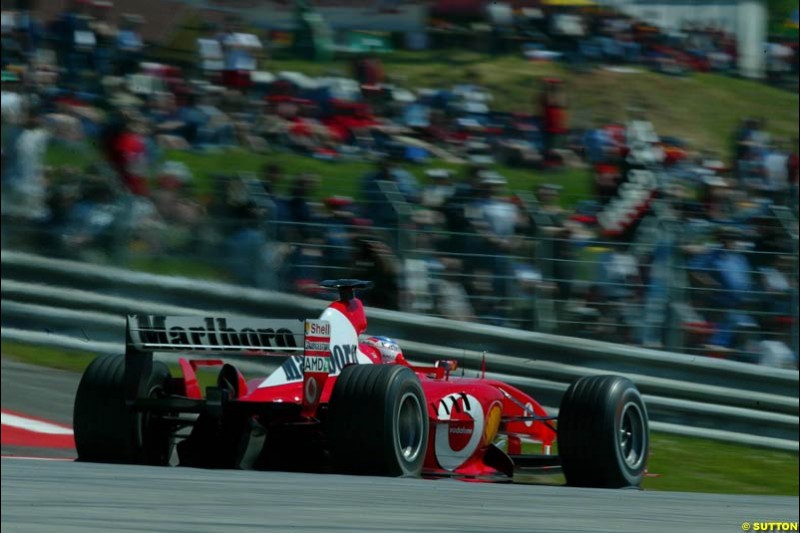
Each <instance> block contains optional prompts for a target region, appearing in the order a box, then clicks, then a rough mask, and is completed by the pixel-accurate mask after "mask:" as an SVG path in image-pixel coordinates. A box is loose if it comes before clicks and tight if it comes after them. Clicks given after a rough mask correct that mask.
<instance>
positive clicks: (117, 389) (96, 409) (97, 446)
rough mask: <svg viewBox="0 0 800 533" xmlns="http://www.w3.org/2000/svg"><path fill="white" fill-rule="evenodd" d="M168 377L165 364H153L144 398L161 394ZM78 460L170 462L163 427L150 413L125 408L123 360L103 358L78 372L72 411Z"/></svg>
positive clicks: (168, 437) (156, 463) (157, 362)
mask: <svg viewBox="0 0 800 533" xmlns="http://www.w3.org/2000/svg"><path fill="white" fill-rule="evenodd" d="M169 378H170V373H169V369H168V368H167V366H166V365H165V364H164V363H161V362H159V361H155V362H153V372H152V374H151V376H150V379H149V380H148V383H147V391H148V397H157V396H158V395H160V394H162V393H163V391H164V389H165V387H166V385H167V381H168V380H169ZM73 426H74V433H75V448H76V449H77V451H78V459H79V460H81V461H89V462H97V463H141V464H153V465H163V464H167V463H168V462H169V455H170V434H169V431H168V428H166V427H165V426H164V424H163V423H161V421H160V420H159V419H158V418H157V417H155V416H154V415H152V414H146V413H136V412H133V411H131V410H130V409H128V407H127V406H126V405H125V356H123V355H104V356H102V357H98V358H96V359H95V360H94V361H92V362H91V364H90V365H89V367H88V368H87V369H86V371H85V372H84V373H83V377H82V378H81V382H80V384H79V385H78V392H77V394H76V395H75V407H74V411H73Z"/></svg>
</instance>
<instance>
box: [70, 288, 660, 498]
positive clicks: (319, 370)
mask: <svg viewBox="0 0 800 533" xmlns="http://www.w3.org/2000/svg"><path fill="white" fill-rule="evenodd" d="M322 286H323V287H325V288H328V289H337V290H338V291H339V299H338V300H337V301H335V302H333V303H332V304H331V305H329V306H328V308H327V309H325V311H324V312H323V313H322V315H321V316H320V318H319V319H317V320H257V319H246V318H232V317H231V318H217V317H163V316H131V317H128V327H127V339H126V353H125V355H124V356H123V355H115V356H104V357H99V358H97V359H96V360H94V361H93V362H92V363H91V364H90V365H89V367H88V368H87V369H86V372H85V373H84V375H83V378H82V379H81V383H80V386H79V387H78V392H77V396H76V399H75V412H74V425H75V427H74V430H75V431H74V433H75V443H76V447H77V451H78V457H79V460H82V461H98V462H115V463H116V462H119V463H142V464H161V465H166V464H180V465H189V466H199V467H209V468H258V469H280V470H301V471H322V472H341V473H350V474H373V475H385V476H420V475H421V476H425V477H436V476H454V477H460V478H466V479H485V480H500V479H503V480H510V479H512V478H513V476H514V473H515V471H517V470H519V469H521V468H533V467H538V468H545V469H551V470H552V469H555V468H558V467H561V469H562V470H563V473H564V475H565V477H566V480H567V482H568V483H569V484H572V485H578V486H592V487H626V486H636V485H638V484H639V483H640V482H641V479H642V476H643V474H644V470H645V463H646V460H647V452H648V442H649V437H648V418H647V411H646V409H645V406H644V403H643V401H642V398H641V396H640V394H639V392H638V391H637V389H636V387H635V386H634V385H633V384H632V383H631V382H630V381H628V380H627V379H625V378H622V377H619V376H592V377H587V378H581V379H579V380H578V381H576V382H575V383H573V384H572V385H571V386H570V387H569V389H568V390H567V392H566V394H565V396H564V397H563V400H562V402H561V407H560V411H559V415H558V417H555V416H549V415H548V414H547V412H545V410H544V408H542V406H541V405H540V404H539V403H538V402H537V401H536V400H534V399H533V398H532V397H530V396H529V395H527V394H525V393H524V392H522V391H520V390H518V389H516V388H514V387H512V386H510V385H507V384H505V383H502V382H500V381H496V380H492V379H482V378H464V377H456V376H455V375H454V373H453V372H452V371H453V370H454V369H455V363H454V362H452V361H439V362H437V364H436V365H435V366H415V365H411V364H409V363H408V362H406V360H405V359H404V357H403V356H402V354H401V353H398V352H397V350H396V346H393V345H392V344H391V342H389V341H387V340H385V339H380V338H379V339H375V338H373V339H369V340H368V341H365V342H359V335H361V334H363V333H364V332H365V330H366V327H367V319H366V316H365V314H364V308H363V306H362V304H361V301H360V300H359V299H358V298H356V297H355V296H354V290H355V289H360V288H368V287H369V286H370V284H369V283H367V282H362V281H358V280H337V281H329V282H323V284H322ZM381 344H384V345H386V346H388V347H389V348H390V353H393V354H394V355H395V356H394V357H392V358H390V360H389V362H387V361H386V358H385V355H386V354H385V353H384V354H382V353H381V350H380V348H381ZM391 349H394V352H392V351H391ZM176 350H177V351H182V352H187V353H188V352H191V353H193V354H194V355H195V357H193V358H192V359H187V358H181V359H180V360H179V364H180V368H181V373H182V374H183V375H182V377H173V376H171V375H170V371H169V369H168V367H167V366H166V365H165V364H164V363H162V362H159V361H154V360H153V352H165V351H176ZM201 353H202V354H209V356H200V357H199V358H198V357H197V354H201ZM226 354H237V356H238V357H239V358H241V357H242V355H243V354H248V355H251V356H254V357H255V356H275V355H279V356H282V357H283V358H284V360H283V362H282V363H281V364H280V366H278V367H277V369H276V370H275V371H274V372H272V373H271V374H270V375H269V376H267V377H265V378H264V377H262V378H258V379H251V380H249V381H248V380H245V378H244V377H243V375H242V373H241V372H240V371H239V370H237V369H236V368H235V367H234V366H232V365H231V364H228V363H224V362H223V360H222V358H223V357H224V356H225V355H226ZM199 366H219V368H220V369H219V373H218V374H217V379H216V385H215V386H209V387H206V389H205V391H201V388H200V386H199V385H198V378H197V373H196V369H197V368H198V367H199ZM556 422H557V427H556ZM556 436H558V443H557V444H558V451H559V453H558V455H555V454H553V453H552V451H553V445H554V443H555V441H556ZM523 441H526V442H528V441H529V442H533V443H536V446H540V447H541V448H540V450H538V449H537V452H539V453H536V454H523V453H522V451H523V446H522V444H523ZM526 449H530V448H529V446H526Z"/></svg>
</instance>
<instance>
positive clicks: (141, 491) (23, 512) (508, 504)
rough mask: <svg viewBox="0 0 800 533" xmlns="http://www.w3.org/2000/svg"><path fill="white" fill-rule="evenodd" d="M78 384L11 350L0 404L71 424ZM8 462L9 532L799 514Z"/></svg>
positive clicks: (593, 496) (773, 505) (662, 524)
mask: <svg viewBox="0 0 800 533" xmlns="http://www.w3.org/2000/svg"><path fill="white" fill-rule="evenodd" d="M77 383H78V376H76V375H75V374H71V373H69V372H60V371H54V370H47V369H41V368H35V367H30V366H28V365H23V364H20V363H15V362H12V361H7V360H5V359H4V360H3V364H2V403H3V408H4V409H13V410H17V411H21V412H25V413H27V414H30V415H34V416H39V417H46V418H48V419H50V420H53V421H56V422H61V423H69V422H70V421H71V414H72V398H73V397H74V391H75V389H76V388H77ZM8 453H13V450H11V451H9V450H5V449H4V450H3V454H4V455H6V454H8ZM73 454H74V452H73ZM22 455H24V454H22ZM39 455H41V453H39ZM0 466H1V467H2V470H1V472H2V476H0V477H1V478H2V483H1V490H0V499H2V518H1V519H0V521H1V523H0V525H1V526H2V531H3V533H10V532H48V533H49V532H53V533H56V532H58V533H71V532H74V533H94V532H109V531H115V532H116V531H119V532H154V531H159V532H160V531H164V532H170V533H181V532H187V533H188V532H191V533H203V532H207V533H218V532H220V533H221V532H225V533H227V532H240V531H241V532H249V531H253V532H271V531H274V532H314V533H319V532H370V531H374V532H380V533H385V532H393V531H398V532H408V531H414V532H464V533H470V532H476V533H477V532H480V533H486V532H494V531H498V532H504V533H507V532H522V531H524V532H541V533H566V532H590V531H591V532H610V533H611V532H613V533H645V532H661V531H663V532H670V533H674V532H703V533H705V532H721V533H722V532H725V533H731V532H734V533H735V532H737V531H742V527H741V524H742V522H753V521H797V520H798V498H797V497H758V496H729V495H718V494H697V493H691V494H690V493H666V492H644V491H636V490H621V491H612V490H593V489H575V488H570V487H557V486H535V485H511V484H487V483H466V482H460V481H453V480H410V479H386V478H373V477H347V476H334V475H311V474H290V473H281V472H241V471H212V470H200V469H192V468H168V467H163V468H153V467H142V466H118V465H96V464H86V463H76V462H72V461H46V460H29V459H18V458H3V459H2V462H1V463H0Z"/></svg>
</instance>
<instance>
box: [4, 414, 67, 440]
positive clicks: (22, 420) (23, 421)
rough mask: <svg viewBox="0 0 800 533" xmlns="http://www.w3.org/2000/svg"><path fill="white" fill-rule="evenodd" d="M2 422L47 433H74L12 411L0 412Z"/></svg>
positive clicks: (10, 425) (14, 426)
mask: <svg viewBox="0 0 800 533" xmlns="http://www.w3.org/2000/svg"><path fill="white" fill-rule="evenodd" d="M0 423H2V425H4V426H9V427H13V428H19V429H24V430H27V431H33V432H34V433H45V434H47V435H72V430H71V429H69V428H66V427H63V426H59V425H56V424H51V423H49V422H43V421H42V420H34V419H32V418H26V417H24V416H19V415H12V414H11V413H6V412H2V413H0Z"/></svg>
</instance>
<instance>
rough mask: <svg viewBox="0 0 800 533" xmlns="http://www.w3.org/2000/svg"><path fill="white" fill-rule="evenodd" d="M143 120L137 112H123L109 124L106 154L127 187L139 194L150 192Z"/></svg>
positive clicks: (106, 136)
mask: <svg viewBox="0 0 800 533" xmlns="http://www.w3.org/2000/svg"><path fill="white" fill-rule="evenodd" d="M145 132H146V125H145V123H144V121H143V120H142V119H140V118H138V117H136V116H135V115H132V114H127V115H120V116H119V117H116V118H115V119H112V122H111V123H110V124H109V126H108V129H107V131H106V134H105V135H104V138H105V147H104V149H105V154H106V157H107V158H108V161H109V163H110V164H111V166H112V167H113V168H114V170H116V171H117V174H118V176H119V178H120V180H121V181H122V184H123V185H124V186H125V188H126V189H127V190H128V191H129V192H130V193H132V194H135V195H138V196H149V194H150V189H149V187H148V184H147V177H146V172H147V144H146V142H145V138H144V133H145Z"/></svg>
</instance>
